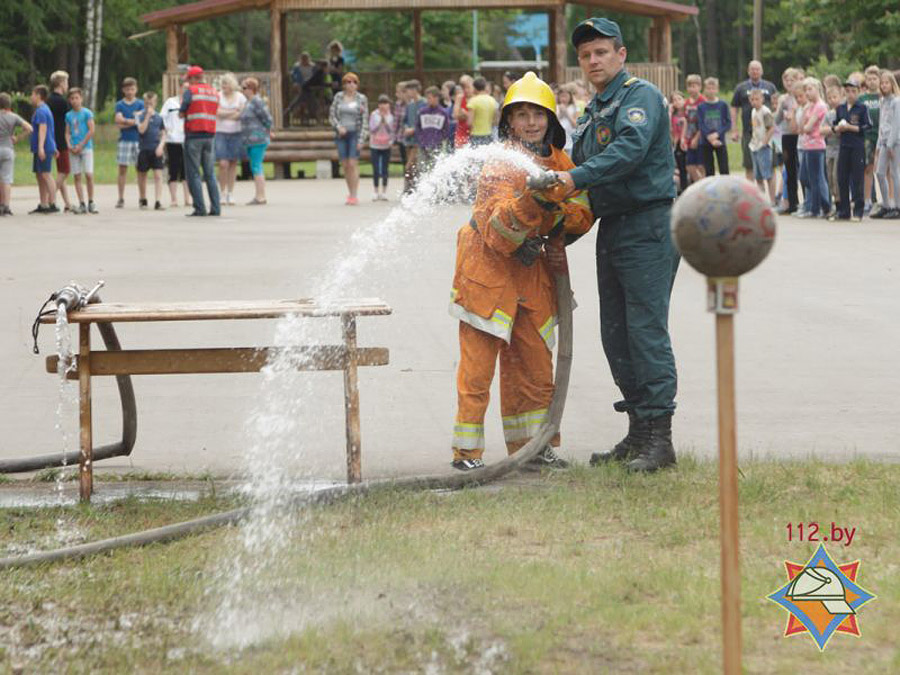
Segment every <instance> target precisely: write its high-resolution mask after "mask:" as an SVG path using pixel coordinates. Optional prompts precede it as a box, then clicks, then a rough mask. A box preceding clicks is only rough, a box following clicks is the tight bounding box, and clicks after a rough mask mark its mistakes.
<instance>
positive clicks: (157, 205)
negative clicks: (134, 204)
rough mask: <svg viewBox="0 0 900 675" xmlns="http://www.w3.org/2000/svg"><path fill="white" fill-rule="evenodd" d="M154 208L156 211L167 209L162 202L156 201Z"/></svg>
mask: <svg viewBox="0 0 900 675" xmlns="http://www.w3.org/2000/svg"><path fill="white" fill-rule="evenodd" d="M153 210H154V211H165V209H164V208H163V205H162V204H160V203H159V202H156V203H155V204H154V205H153Z"/></svg>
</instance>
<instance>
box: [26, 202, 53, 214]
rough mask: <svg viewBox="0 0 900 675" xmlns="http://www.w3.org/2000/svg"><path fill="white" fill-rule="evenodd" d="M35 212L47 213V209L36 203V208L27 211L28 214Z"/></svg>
mask: <svg viewBox="0 0 900 675" xmlns="http://www.w3.org/2000/svg"><path fill="white" fill-rule="evenodd" d="M35 213H41V214H43V213H49V210H48V209H47V207H46V206H44V205H43V204H38V205H37V208H36V209H32V210H31V211H29V212H28V215H29V216H30V215H32V214H35Z"/></svg>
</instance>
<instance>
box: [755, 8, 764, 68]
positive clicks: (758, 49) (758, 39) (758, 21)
mask: <svg viewBox="0 0 900 675" xmlns="http://www.w3.org/2000/svg"><path fill="white" fill-rule="evenodd" d="M762 17H763V0H753V60H754V61H759V60H760V59H762Z"/></svg>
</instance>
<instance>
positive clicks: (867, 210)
mask: <svg viewBox="0 0 900 675" xmlns="http://www.w3.org/2000/svg"><path fill="white" fill-rule="evenodd" d="M871 212H872V205H871V204H866V205H865V206H863V217H865V216H867V215H869V214H870V213H871Z"/></svg>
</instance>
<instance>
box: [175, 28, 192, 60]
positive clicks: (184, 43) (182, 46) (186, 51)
mask: <svg viewBox="0 0 900 675" xmlns="http://www.w3.org/2000/svg"><path fill="white" fill-rule="evenodd" d="M175 34H176V35H177V36H178V63H190V62H191V43H190V40H188V34H187V33H186V32H185V31H184V28H182V27H181V26H175Z"/></svg>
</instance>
